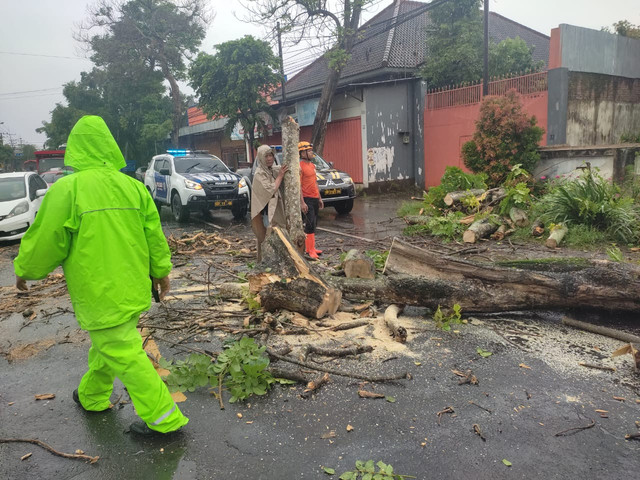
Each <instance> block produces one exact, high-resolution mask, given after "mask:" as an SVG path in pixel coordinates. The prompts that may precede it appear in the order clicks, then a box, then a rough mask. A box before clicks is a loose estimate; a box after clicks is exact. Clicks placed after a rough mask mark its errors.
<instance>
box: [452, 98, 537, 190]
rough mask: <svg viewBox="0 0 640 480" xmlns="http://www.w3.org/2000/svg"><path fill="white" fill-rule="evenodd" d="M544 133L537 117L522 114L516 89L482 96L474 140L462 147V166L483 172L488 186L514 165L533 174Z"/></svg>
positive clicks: (498, 180) (500, 181)
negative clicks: (504, 93)
mask: <svg viewBox="0 0 640 480" xmlns="http://www.w3.org/2000/svg"><path fill="white" fill-rule="evenodd" d="M543 133H544V130H543V129H542V128H540V127H538V126H536V118H535V117H528V116H527V114H526V113H525V112H524V110H523V106H522V102H521V101H520V95H519V94H518V93H517V92H516V91H515V90H510V91H509V92H508V93H507V94H506V95H504V96H489V97H485V99H484V100H483V101H482V104H481V106H480V118H479V119H478V121H477V122H476V131H475V133H474V134H473V139H472V140H470V141H469V142H466V143H465V144H464V145H463V146H462V157H463V159H464V164H465V166H466V167H467V168H468V169H469V170H471V171H472V172H475V173H481V172H484V173H486V174H487V176H488V180H489V184H490V186H498V185H500V184H501V183H502V182H503V181H504V180H505V178H506V177H507V175H508V174H509V171H510V170H511V168H512V166H514V165H516V164H521V165H522V166H523V167H524V168H525V169H526V170H529V171H533V168H534V167H535V165H536V163H537V162H538V160H539V158H540V156H539V154H538V143H539V142H540V140H541V139H542V135H543Z"/></svg>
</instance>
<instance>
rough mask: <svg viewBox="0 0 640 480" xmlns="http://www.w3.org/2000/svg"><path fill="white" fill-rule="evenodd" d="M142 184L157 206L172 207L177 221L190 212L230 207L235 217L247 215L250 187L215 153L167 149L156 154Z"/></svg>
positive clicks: (183, 219)
mask: <svg viewBox="0 0 640 480" xmlns="http://www.w3.org/2000/svg"><path fill="white" fill-rule="evenodd" d="M144 184H145V186H146V187H147V190H149V193H151V196H152V197H153V200H154V201H155V203H156V205H157V207H158V210H160V208H161V207H162V205H166V206H169V207H171V211H172V213H173V216H174V218H175V219H176V221H179V222H184V221H186V220H187V219H188V218H189V214H190V213H191V212H202V213H203V214H204V215H208V214H209V211H210V210H214V209H229V210H231V213H232V214H233V217H234V218H235V219H237V220H241V219H243V218H244V217H245V216H246V215H247V211H248V208H249V189H248V188H247V184H246V181H245V180H244V179H243V178H242V176H240V175H237V174H235V173H233V172H232V171H231V170H229V168H228V167H227V166H226V165H225V164H224V163H223V162H222V160H220V159H219V158H218V157H216V156H215V155H209V154H208V153H206V152H202V151H199V150H198V151H195V152H191V151H189V150H167V153H166V154H162V155H156V156H155V157H153V159H152V160H151V163H150V164H149V168H147V171H146V172H145V176H144Z"/></svg>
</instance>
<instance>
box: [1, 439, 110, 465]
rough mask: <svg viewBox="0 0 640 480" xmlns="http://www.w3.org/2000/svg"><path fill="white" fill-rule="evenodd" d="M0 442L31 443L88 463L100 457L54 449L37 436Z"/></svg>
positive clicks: (61, 455) (55, 453)
mask: <svg viewBox="0 0 640 480" xmlns="http://www.w3.org/2000/svg"><path fill="white" fill-rule="evenodd" d="M0 443H33V444H34V445H38V446H39V447H42V448H44V449H45V450H48V451H49V452H51V453H53V454H54V455H57V456H59V457H64V458H75V459H78V460H87V461H88V462H89V463H96V462H97V461H98V459H99V458H100V457H99V456H95V457H92V456H90V455H83V454H80V453H64V452H59V451H57V450H56V449H54V448H53V447H52V446H50V445H47V444H46V443H44V442H42V441H40V440H38V439H37V438H0Z"/></svg>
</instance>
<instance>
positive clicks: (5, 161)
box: [0, 137, 14, 171]
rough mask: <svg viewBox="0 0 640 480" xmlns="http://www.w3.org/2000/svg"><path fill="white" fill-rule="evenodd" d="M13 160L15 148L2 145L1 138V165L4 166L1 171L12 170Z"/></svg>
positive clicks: (0, 140) (0, 139) (0, 138)
mask: <svg viewBox="0 0 640 480" xmlns="http://www.w3.org/2000/svg"><path fill="white" fill-rule="evenodd" d="M13 159H14V151H13V148H11V146H10V145H5V144H4V143H2V137H0V165H2V168H0V171H6V170H7V169H9V170H10V169H11V167H12V166H13V163H12V162H13Z"/></svg>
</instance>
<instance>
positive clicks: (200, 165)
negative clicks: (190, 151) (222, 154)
mask: <svg viewBox="0 0 640 480" xmlns="http://www.w3.org/2000/svg"><path fill="white" fill-rule="evenodd" d="M173 163H174V165H175V167H176V172H177V173H227V172H229V169H228V168H227V166H226V165H225V164H224V163H222V160H220V159H219V158H217V157H175V158H174V159H173Z"/></svg>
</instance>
